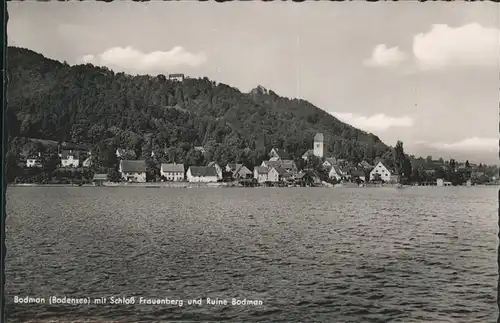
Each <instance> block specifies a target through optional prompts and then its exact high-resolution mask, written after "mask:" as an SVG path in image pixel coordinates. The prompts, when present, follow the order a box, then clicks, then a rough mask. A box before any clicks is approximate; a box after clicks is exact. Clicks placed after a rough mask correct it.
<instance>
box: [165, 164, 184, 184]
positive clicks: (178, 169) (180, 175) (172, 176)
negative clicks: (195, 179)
mask: <svg viewBox="0 0 500 323" xmlns="http://www.w3.org/2000/svg"><path fill="white" fill-rule="evenodd" d="M160 176H163V177H164V178H165V179H166V180H167V181H173V182H181V181H183V180H184V165H183V164H161V167H160Z"/></svg>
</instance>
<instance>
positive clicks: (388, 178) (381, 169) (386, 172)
mask: <svg viewBox="0 0 500 323" xmlns="http://www.w3.org/2000/svg"><path fill="white" fill-rule="evenodd" d="M375 174H379V176H380V179H382V180H383V181H384V182H397V181H398V176H397V175H396V174H395V173H394V172H393V171H391V170H390V169H389V167H387V166H386V165H385V164H384V163H383V162H381V161H379V162H378V163H377V165H375V167H374V168H373V170H372V171H371V172H370V181H373V180H374V179H375V176H376V175H375Z"/></svg>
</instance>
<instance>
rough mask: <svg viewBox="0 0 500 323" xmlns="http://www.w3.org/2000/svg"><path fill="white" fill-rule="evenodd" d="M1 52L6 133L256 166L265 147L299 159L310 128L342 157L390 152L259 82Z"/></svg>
mask: <svg viewBox="0 0 500 323" xmlns="http://www.w3.org/2000/svg"><path fill="white" fill-rule="evenodd" d="M7 59H8V75H9V87H8V109H9V111H8V120H9V124H10V133H11V137H29V138H40V139H49V140H56V141H66V142H74V143H85V144H90V145H92V146H93V147H95V149H96V151H101V152H103V151H105V150H106V151H109V150H111V149H115V148H117V147H122V148H128V149H134V150H135V151H137V152H138V153H139V154H138V156H141V155H142V156H149V155H150V151H151V150H153V151H155V153H156V154H157V156H158V155H159V156H160V158H161V159H162V160H164V161H165V162H168V161H174V160H175V161H176V162H186V160H187V159H192V158H195V159H197V160H198V161H193V163H199V162H200V161H199V158H198V157H199V156H198V157H196V154H197V152H196V151H195V150H194V147H195V146H203V147H204V148H205V150H206V151H207V154H206V156H205V157H204V158H203V160H204V162H208V161H209V160H215V161H217V162H220V163H226V162H245V163H249V164H256V163H259V162H260V160H262V159H263V158H265V157H266V153H267V152H268V151H269V150H270V148H271V147H277V148H285V149H287V150H288V151H289V152H290V153H291V154H292V155H293V156H294V157H295V158H299V157H300V156H301V155H302V154H303V153H304V152H305V151H306V150H308V149H310V148H312V139H313V136H314V134H315V133H316V132H322V133H324V135H325V140H326V147H327V151H328V152H329V153H330V154H333V155H335V156H337V157H339V158H348V159H354V160H361V159H367V160H369V161H371V160H373V158H374V157H377V156H382V155H384V154H385V153H387V152H388V151H389V149H388V147H387V146H386V145H385V144H384V143H382V142H381V141H380V140H379V138H378V137H376V136H375V135H372V134H368V133H366V132H363V131H361V130H359V129H356V128H354V127H351V126H349V125H347V124H344V123H342V122H340V121H339V120H338V119H336V118H335V117H333V116H331V115H330V114H328V113H326V112H324V111H323V110H321V109H319V108H317V107H315V106H314V105H312V104H311V103H309V102H307V101H304V100H298V99H288V98H284V97H280V96H279V95H277V94H276V93H274V92H273V91H272V90H266V89H264V88H262V87H257V88H256V89H254V90H253V91H251V92H250V93H241V92H240V91H239V90H238V89H236V88H233V87H231V86H228V85H225V84H217V83H216V82H214V81H211V80H209V79H207V78H203V79H191V78H187V79H185V80H184V81H183V82H173V81H170V80H168V79H167V77H165V75H157V76H149V75H144V76H131V75H127V74H124V73H115V72H113V71H111V70H109V69H107V68H103V67H95V66H93V65H90V64H87V65H78V66H69V65H68V64H66V63H61V62H58V61H54V60H51V59H48V58H45V57H44V56H42V55H41V54H38V53H35V52H33V51H30V50H27V49H22V48H15V47H9V48H8V57H7ZM342 110H346V107H342ZM13 149H14V148H13ZM16 149H17V148H16Z"/></svg>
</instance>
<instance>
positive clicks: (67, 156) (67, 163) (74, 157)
mask: <svg viewBox="0 0 500 323" xmlns="http://www.w3.org/2000/svg"><path fill="white" fill-rule="evenodd" d="M60 156H61V166H62V167H78V166H80V153H79V152H78V151H73V150H62V151H61V154H60Z"/></svg>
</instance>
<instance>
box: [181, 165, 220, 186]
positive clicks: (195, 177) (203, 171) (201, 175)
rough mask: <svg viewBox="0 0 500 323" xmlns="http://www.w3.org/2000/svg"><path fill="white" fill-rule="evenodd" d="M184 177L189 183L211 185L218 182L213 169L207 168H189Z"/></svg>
mask: <svg viewBox="0 0 500 323" xmlns="http://www.w3.org/2000/svg"><path fill="white" fill-rule="evenodd" d="M186 177H187V180H188V182H190V183H211V182H217V181H218V177H217V172H216V171H215V168H214V167H208V166H191V167H189V169H188V171H187V173H186Z"/></svg>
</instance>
